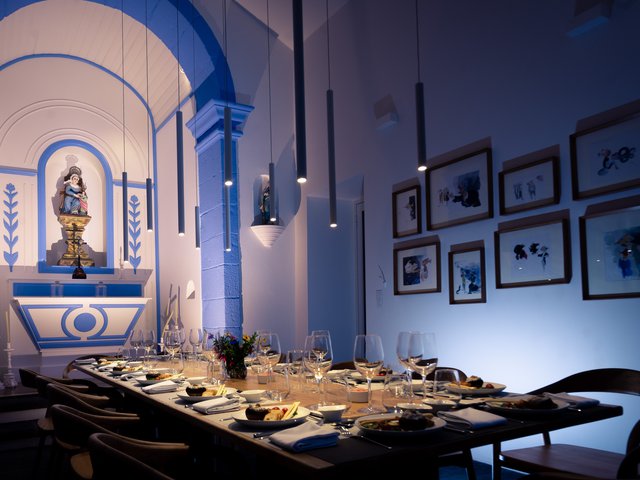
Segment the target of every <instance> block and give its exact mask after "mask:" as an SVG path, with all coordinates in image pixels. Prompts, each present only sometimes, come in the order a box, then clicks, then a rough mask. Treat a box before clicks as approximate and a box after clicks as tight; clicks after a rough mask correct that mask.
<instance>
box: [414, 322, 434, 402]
mask: <svg viewBox="0 0 640 480" xmlns="http://www.w3.org/2000/svg"><path fill="white" fill-rule="evenodd" d="M408 358H409V363H410V364H411V368H412V369H413V370H415V371H416V372H418V373H420V375H421V376H422V393H423V395H426V393H427V376H428V375H429V374H430V373H431V372H433V371H434V370H435V369H436V367H437V366H438V350H437V347H436V335H435V333H425V332H411V335H410V337H409V357H408Z"/></svg>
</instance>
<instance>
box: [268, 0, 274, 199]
mask: <svg viewBox="0 0 640 480" xmlns="http://www.w3.org/2000/svg"><path fill="white" fill-rule="evenodd" d="M270 25H271V24H270V21H269V0H267V89H268V91H269V158H270V163H273V130H272V124H273V119H272V117H271V26H270ZM271 194H273V192H271Z"/></svg>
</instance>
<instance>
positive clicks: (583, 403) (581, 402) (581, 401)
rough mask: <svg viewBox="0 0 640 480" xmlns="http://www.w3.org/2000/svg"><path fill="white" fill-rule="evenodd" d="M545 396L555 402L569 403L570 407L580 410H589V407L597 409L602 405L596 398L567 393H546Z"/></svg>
mask: <svg viewBox="0 0 640 480" xmlns="http://www.w3.org/2000/svg"><path fill="white" fill-rule="evenodd" d="M544 395H545V396H546V397H549V398H553V399H554V400H562V401H564V402H567V403H568V404H569V405H571V406H573V407H578V408H587V407H595V406H596V405H598V404H599V403H600V400H598V399H596V398H587V397H580V396H578V395H569V394H568V393H566V392H560V393H549V392H545V393H544Z"/></svg>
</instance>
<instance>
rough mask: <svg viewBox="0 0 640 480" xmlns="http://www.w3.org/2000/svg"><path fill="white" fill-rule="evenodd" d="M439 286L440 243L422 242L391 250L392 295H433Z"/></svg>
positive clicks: (439, 288)
mask: <svg viewBox="0 0 640 480" xmlns="http://www.w3.org/2000/svg"><path fill="white" fill-rule="evenodd" d="M440 290H441V285H440V242H439V241H437V240H424V241H420V242H418V243H416V244H413V245H411V246H404V247H403V246H397V247H395V248H394V249H393V293H394V294H395V295H405V294H411V293H433V292H439V291H440Z"/></svg>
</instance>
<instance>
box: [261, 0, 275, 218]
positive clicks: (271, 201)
mask: <svg viewBox="0 0 640 480" xmlns="http://www.w3.org/2000/svg"><path fill="white" fill-rule="evenodd" d="M267 68H268V75H267V81H268V85H267V90H268V91H269V158H270V160H269V222H270V223H274V224H277V223H278V214H277V212H276V169H275V165H274V164H273V130H272V125H273V119H272V118H271V22H270V19H269V0H267ZM263 208H266V205H264V207H263Z"/></svg>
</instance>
